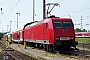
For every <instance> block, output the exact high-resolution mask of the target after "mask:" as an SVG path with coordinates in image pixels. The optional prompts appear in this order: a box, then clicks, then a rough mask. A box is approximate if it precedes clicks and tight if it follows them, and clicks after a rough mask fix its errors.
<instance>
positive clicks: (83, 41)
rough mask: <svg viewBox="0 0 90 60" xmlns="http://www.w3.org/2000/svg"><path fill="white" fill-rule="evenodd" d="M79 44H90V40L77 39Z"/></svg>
mask: <svg viewBox="0 0 90 60" xmlns="http://www.w3.org/2000/svg"><path fill="white" fill-rule="evenodd" d="M76 41H77V42H78V43H83V44H90V38H76Z"/></svg>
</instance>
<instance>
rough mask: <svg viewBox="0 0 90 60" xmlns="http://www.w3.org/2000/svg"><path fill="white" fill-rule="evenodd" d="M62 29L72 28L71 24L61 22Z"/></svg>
mask: <svg viewBox="0 0 90 60" xmlns="http://www.w3.org/2000/svg"><path fill="white" fill-rule="evenodd" d="M63 27H64V28H73V25H72V22H63Z"/></svg>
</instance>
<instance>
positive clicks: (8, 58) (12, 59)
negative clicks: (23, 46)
mask: <svg viewBox="0 0 90 60" xmlns="http://www.w3.org/2000/svg"><path fill="white" fill-rule="evenodd" d="M0 49H1V50H2V51H1V52H0V53H1V54H0V59H1V60H37V59H36V58H33V57H31V56H28V55H25V54H23V53H21V52H19V51H16V50H14V49H12V48H10V47H8V48H6V46H5V45H3V44H2V43H1V42H0Z"/></svg>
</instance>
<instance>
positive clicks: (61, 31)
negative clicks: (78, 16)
mask: <svg viewBox="0 0 90 60" xmlns="http://www.w3.org/2000/svg"><path fill="white" fill-rule="evenodd" d="M24 40H25V41H29V42H34V43H41V44H51V45H54V44H55V43H57V42H70V41H71V42H72V41H75V31H74V25H73V22H72V19H70V18H48V19H45V20H42V21H40V22H37V23H34V24H31V25H27V26H26V27H25V29H24Z"/></svg>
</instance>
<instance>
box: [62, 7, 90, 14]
mask: <svg viewBox="0 0 90 60" xmlns="http://www.w3.org/2000/svg"><path fill="white" fill-rule="evenodd" d="M88 9H90V7H88V8H85V9H82V10H78V11H75V12H71V13H68V14H65V15H62V16H67V15H71V14H75V13H79V12H82V11H85V10H88Z"/></svg>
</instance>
